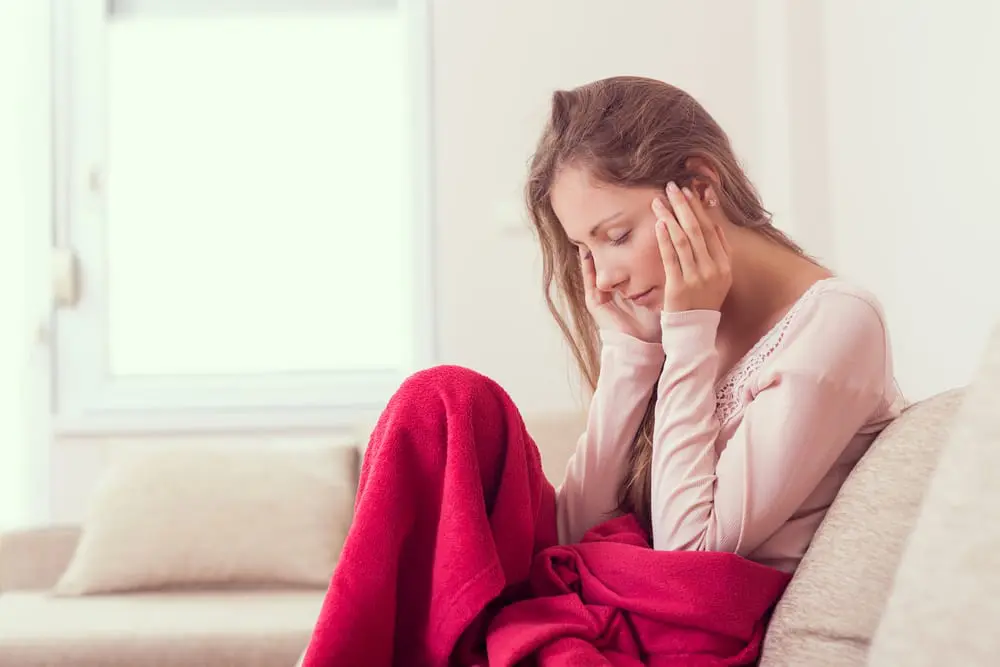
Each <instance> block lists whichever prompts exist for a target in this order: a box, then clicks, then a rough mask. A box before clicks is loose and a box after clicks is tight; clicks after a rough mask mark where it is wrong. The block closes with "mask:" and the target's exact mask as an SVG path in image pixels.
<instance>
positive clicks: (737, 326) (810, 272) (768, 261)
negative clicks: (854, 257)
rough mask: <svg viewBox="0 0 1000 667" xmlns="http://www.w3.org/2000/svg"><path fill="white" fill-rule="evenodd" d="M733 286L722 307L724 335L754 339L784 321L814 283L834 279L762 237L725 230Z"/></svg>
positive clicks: (741, 230) (729, 227)
mask: <svg viewBox="0 0 1000 667" xmlns="http://www.w3.org/2000/svg"><path fill="white" fill-rule="evenodd" d="M726 233H727V236H728V240H729V242H730V246H732V249H733V256H732V258H731V262H732V275H733V284H732V287H731V288H730V290H729V295H728V296H727V297H726V301H725V302H724V303H723V305H722V309H721V310H722V321H721V322H720V333H721V334H722V335H725V336H727V337H736V338H742V337H744V336H750V337H751V338H752V339H756V338H758V337H759V336H761V335H763V334H764V333H765V332H766V331H767V330H768V329H770V328H771V327H772V326H773V325H774V323H775V322H777V321H778V320H779V319H780V318H781V317H783V316H784V314H785V312H787V310H788V308H789V307H791V305H792V304H793V303H794V302H795V301H796V300H797V299H798V298H799V296H801V295H802V293H803V292H804V291H805V290H806V289H807V288H808V287H809V285H811V284H812V283H814V282H815V281H816V280H818V279H820V278H824V277H828V276H829V275H830V273H829V272H828V271H827V270H826V269H824V268H823V267H821V266H818V265H816V264H814V263H813V262H812V261H810V260H809V259H807V258H806V257H803V256H801V255H799V254H798V253H796V252H795V251H793V250H791V249H790V248H787V247H785V246H783V245H780V244H779V243H777V242H775V241H772V240H771V239H769V238H768V237H766V236H764V235H763V234H761V233H759V232H756V231H753V230H750V229H746V228H742V227H736V226H734V225H727V226H726Z"/></svg>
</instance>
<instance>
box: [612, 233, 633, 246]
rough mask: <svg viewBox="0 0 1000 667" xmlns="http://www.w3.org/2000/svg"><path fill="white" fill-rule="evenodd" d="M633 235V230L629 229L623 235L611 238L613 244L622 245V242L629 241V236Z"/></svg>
mask: <svg viewBox="0 0 1000 667" xmlns="http://www.w3.org/2000/svg"><path fill="white" fill-rule="evenodd" d="M631 235H632V232H631V230H630V231H627V232H625V233H624V234H622V235H621V236H619V237H618V238H616V239H611V245H621V244H623V243H625V241H628V237H629V236H631Z"/></svg>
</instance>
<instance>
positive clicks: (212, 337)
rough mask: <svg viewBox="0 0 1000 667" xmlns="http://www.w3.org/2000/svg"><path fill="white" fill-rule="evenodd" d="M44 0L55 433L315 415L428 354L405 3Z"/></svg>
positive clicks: (360, 396)
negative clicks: (60, 291)
mask: <svg viewBox="0 0 1000 667" xmlns="http://www.w3.org/2000/svg"><path fill="white" fill-rule="evenodd" d="M59 7H60V10H59V12H58V13H57V19H58V20H57V25H56V27H57V32H56V42H57V44H62V45H63V47H62V48H60V49H59V51H58V56H59V58H58V61H59V62H60V63H61V64H62V66H63V69H62V70H61V71H60V72H59V74H58V76H57V84H56V91H55V92H56V94H57V96H62V100H61V101H60V103H58V108H60V109H62V110H63V111H62V113H61V114H60V115H59V117H58V118H57V124H56V127H57V141H56V146H57V148H56V159H57V162H58V164H59V170H58V172H59V179H58V181H57V182H58V183H60V184H61V187H60V188H59V189H58V190H57V215H56V218H57V232H56V234H57V243H58V244H59V245H60V246H61V247H63V248H66V249H67V250H68V253H69V255H70V256H71V257H72V258H74V259H75V266H74V265H73V263H72V262H66V263H65V265H66V267H67V268H66V270H67V271H69V272H73V271H75V272H76V274H77V275H78V276H79V280H78V281H77V286H78V288H79V296H78V298H77V299H76V300H75V301H74V300H73V298H72V295H71V298H70V299H69V300H68V305H66V306H64V307H62V308H60V309H59V310H58V311H57V320H56V330H57V346H56V364H55V366H56V386H57V392H56V399H57V400H56V408H57V409H56V413H57V414H56V422H55V423H56V425H57V428H59V429H61V430H63V431H68V432H90V431H118V430H122V429H125V430H134V429H137V428H138V429H141V428H152V429H157V430H159V429H164V428H168V429H169V428H204V427H206V426H208V427H221V428H229V427H233V426H237V427H240V426H254V425H262V424H263V425H274V426H277V427H294V426H335V425H339V424H341V423H342V422H343V421H344V419H345V418H347V419H349V418H350V417H351V416H352V415H353V414H354V413H355V412H357V411H358V410H362V411H363V410H368V409H371V408H376V407H377V406H379V405H381V404H382V403H384V401H385V400H386V399H387V398H388V396H389V395H390V393H391V392H392V390H393V389H394V388H395V387H396V385H398V383H399V382H400V381H401V379H402V378H403V377H405V375H407V374H409V373H410V372H412V371H413V370H414V369H415V368H417V367H419V366H422V365H426V364H428V363H430V362H431V361H432V345H431V340H432V333H433V332H432V323H431V319H430V317H429V315H428V314H429V313H430V312H432V308H431V302H430V289H429V285H430V272H429V269H430V266H431V262H430V256H429V246H430V244H429V224H428V220H429V216H428V214H427V209H428V207H427V204H426V202H427V193H428V191H429V187H428V181H427V179H426V174H427V171H428V170H427V167H426V166H425V165H426V163H427V157H428V151H427V150H426V142H427V140H428V131H427V122H426V121H427V118H428V114H427V111H426V104H425V102H426V100H427V99H428V92H427V90H426V86H427V83H426V82H427V77H426V76H425V71H424V63H425V62H426V57H425V55H424V54H425V51H426V49H425V48H424V41H423V34H424V32H425V31H424V29H423V28H424V23H423V21H422V14H421V10H422V9H423V8H422V7H421V6H420V5H419V4H418V3H413V2H404V1H400V2H388V1H387V0H312V1H311V2H309V1H305V0H297V1H296V0H243V1H242V2H240V1H229V2H225V1H223V0H187V1H185V2H178V1H177V0H171V1H167V0H133V1H131V2H126V1H119V2H114V1H112V2H102V1H98V0H86V1H85V2H79V3H78V2H77V0H61V3H60V5H59ZM60 204H61V205H60ZM70 282H71V284H72V283H73V281H70ZM71 291H72V290H71Z"/></svg>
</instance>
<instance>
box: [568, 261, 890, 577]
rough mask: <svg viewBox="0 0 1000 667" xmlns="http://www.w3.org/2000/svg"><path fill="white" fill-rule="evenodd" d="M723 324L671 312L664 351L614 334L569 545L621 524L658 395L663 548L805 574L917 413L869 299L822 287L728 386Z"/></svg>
mask: <svg viewBox="0 0 1000 667" xmlns="http://www.w3.org/2000/svg"><path fill="white" fill-rule="evenodd" d="M719 318H720V314H719V312H718V311H710V310H693V311H687V312H680V313H665V314H664V315H663V317H662V325H663V336H662V343H647V342H644V341H640V340H638V339H635V338H632V337H629V336H627V335H625V334H622V333H619V332H615V331H602V332H601V337H602V350H601V374H600V378H599V380H598V383H597V388H596V390H595V392H594V396H593V398H592V400H591V405H590V410H589V413H588V417H587V427H586V431H585V433H584V434H583V435H582V436H581V437H580V439H579V441H578V443H577V446H576V450H575V453H574V454H573V456H572V458H571V459H570V461H569V463H568V465H567V468H566V476H565V479H564V481H563V483H562V484H561V485H560V487H559V489H558V497H557V503H558V522H559V537H560V541H561V542H563V543H569V542H575V541H578V540H579V539H580V538H582V536H583V535H584V533H586V532H587V530H589V529H590V528H592V527H593V526H595V525H597V524H599V523H601V522H602V521H604V520H605V519H607V518H608V517H610V516H612V515H613V513H614V510H615V507H616V506H617V504H618V490H619V487H620V486H621V482H622V480H623V479H624V478H625V476H626V475H627V474H629V470H628V458H629V448H630V445H631V441H632V437H633V436H634V434H635V433H636V430H637V428H638V426H639V423H640V421H641V419H642V415H643V412H644V411H645V408H646V403H647V402H648V399H649V396H650V393H651V392H652V391H653V390H654V387H655V391H656V392H657V401H656V410H655V414H654V429H653V461H652V481H651V487H652V488H651V519H652V528H653V534H652V541H653V548H654V549H664V550H704V551H729V552H733V553H737V554H740V555H742V556H745V557H747V558H749V559H751V560H755V561H757V562H761V563H764V564H767V565H771V566H773V567H777V568H780V569H783V570H785V571H792V570H794V569H795V568H796V566H797V565H798V563H799V561H800V560H801V558H802V555H803V554H804V553H805V551H806V548H807V547H808V546H809V543H810V541H811V540H812V537H813V534H814V533H815V531H816V528H817V527H818V526H819V523H820V522H821V521H822V519H823V517H824V516H825V514H826V510H827V509H828V508H829V506H830V504H831V502H832V501H833V499H834V497H835V496H836V494H837V492H838V490H839V489H840V487H841V485H842V484H843V482H844V480H845V479H846V478H847V475H848V474H849V473H850V471H851V469H852V468H853V467H854V465H855V463H857V461H858V460H859V459H860V458H861V456H862V455H863V454H864V452H865V451H866V450H867V449H868V446H869V445H870V444H871V442H872V440H874V438H875V436H876V435H877V434H878V433H879V432H880V431H881V430H882V429H883V428H884V427H885V426H886V425H887V424H888V423H889V422H890V421H891V420H892V419H894V418H895V417H896V416H898V415H899V413H900V411H901V409H902V408H903V406H904V399H903V397H902V396H901V394H900V393H899V391H898V388H897V385H896V382H895V380H894V376H893V367H892V355H891V351H890V343H889V339H888V336H887V334H886V328H885V322H884V315H883V312H882V309H881V306H880V305H879V303H878V301H877V300H876V299H875V297H874V296H872V295H871V294H870V293H868V292H867V291H865V290H863V289H860V288H858V287H855V286H853V285H851V284H850V283H848V282H846V281H844V280H842V279H839V278H828V279H825V280H821V281H819V282H817V283H815V284H814V285H812V287H810V288H809V289H808V290H807V291H806V292H805V294H803V295H802V296H801V297H800V298H799V299H798V301H796V302H795V304H794V305H793V306H792V307H791V308H790V309H789V311H788V312H787V313H786V315H785V316H784V317H783V318H782V319H781V320H780V321H779V322H778V323H777V324H776V325H775V326H774V327H773V328H772V329H771V330H770V331H769V332H768V333H767V334H766V335H765V336H764V337H763V338H761V339H760V340H759V341H758V342H757V344H756V345H755V346H754V347H753V349H751V350H750V352H748V353H747V354H746V355H745V356H744V357H743V359H742V360H741V361H739V362H738V363H737V364H736V365H735V366H734V367H733V368H732V369H730V370H728V372H726V373H725V374H724V375H722V376H721V377H720V372H721V370H722V369H719V368H718V366H719V356H718V352H717V350H716V331H717V328H718V325H719ZM661 368H662V370H661Z"/></svg>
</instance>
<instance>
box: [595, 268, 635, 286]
mask: <svg viewBox="0 0 1000 667" xmlns="http://www.w3.org/2000/svg"><path fill="white" fill-rule="evenodd" d="M595 269H596V271H597V275H596V276H595V281H594V282H595V283H596V284H597V289H599V290H601V291H602V292H610V291H612V290H614V289H615V288H616V287H618V286H619V285H621V284H622V283H623V282H625V279H626V278H628V275H627V274H626V272H625V271H624V270H623V269H621V268H619V267H615V266H607V265H605V266H600V267H595Z"/></svg>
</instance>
